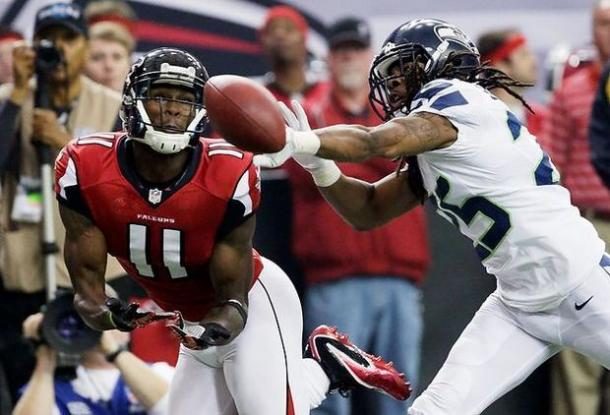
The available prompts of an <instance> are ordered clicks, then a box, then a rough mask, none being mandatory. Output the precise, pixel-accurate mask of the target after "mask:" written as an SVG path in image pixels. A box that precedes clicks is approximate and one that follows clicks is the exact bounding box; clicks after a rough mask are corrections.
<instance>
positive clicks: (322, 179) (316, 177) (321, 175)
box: [308, 160, 342, 187]
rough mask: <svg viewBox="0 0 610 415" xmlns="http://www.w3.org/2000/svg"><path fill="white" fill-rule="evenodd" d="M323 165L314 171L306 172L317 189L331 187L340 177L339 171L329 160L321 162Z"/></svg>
mask: <svg viewBox="0 0 610 415" xmlns="http://www.w3.org/2000/svg"><path fill="white" fill-rule="evenodd" d="M322 161H323V163H321V164H320V166H319V167H317V168H315V169H311V170H308V171H309V174H311V177H312V179H313V182H314V183H315V184H316V186H318V187H329V186H332V185H333V184H335V183H336V182H337V180H339V178H340V177H341V174H342V173H341V170H339V167H337V165H336V164H335V163H334V162H333V161H331V160H322Z"/></svg>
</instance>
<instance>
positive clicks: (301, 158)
mask: <svg viewBox="0 0 610 415" xmlns="http://www.w3.org/2000/svg"><path fill="white" fill-rule="evenodd" d="M278 106H279V107H280V112H281V113H282V116H283V117H284V120H285V121H286V125H288V128H287V129H286V137H287V140H288V135H289V134H290V135H291V138H290V140H291V141H295V140H307V139H309V138H303V136H305V135H307V136H309V137H311V135H315V134H313V133H312V132H311V127H310V126H309V121H308V120H307V115H306V114H305V110H304V109H303V107H302V106H301V104H300V103H299V102H298V101H296V100H293V101H292V108H293V111H294V112H293V111H291V110H290V109H289V108H288V107H287V106H286V105H285V104H284V103H283V102H280V101H278ZM308 133H309V134H308ZM301 134H302V135H303V136H301ZM310 134H311V135H310ZM295 135H296V137H295ZM316 138H317V136H316ZM318 143H319V138H318ZM318 148H319V145H318ZM282 151H284V149H282V150H281V151H280V153H281V152H282ZM316 152H317V149H316ZM276 154H278V153H276ZM313 154H315V153H306V152H300V151H294V152H293V154H292V158H293V159H294V160H295V161H296V162H297V163H299V164H300V165H301V166H302V167H303V168H304V169H305V170H307V171H308V172H309V173H310V174H311V175H312V177H313V180H314V182H315V183H316V185H317V186H318V187H328V186H330V185H332V184H334V183H335V182H336V181H337V180H339V178H340V177H341V171H340V170H339V168H338V167H337V165H336V164H335V163H334V162H333V161H331V160H326V159H322V158H319V157H316V156H314V155H313ZM284 156H285V154H283V155H282V156H281V157H284ZM281 157H280V159H281Z"/></svg>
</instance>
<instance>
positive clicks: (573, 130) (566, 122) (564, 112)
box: [543, 0, 610, 415]
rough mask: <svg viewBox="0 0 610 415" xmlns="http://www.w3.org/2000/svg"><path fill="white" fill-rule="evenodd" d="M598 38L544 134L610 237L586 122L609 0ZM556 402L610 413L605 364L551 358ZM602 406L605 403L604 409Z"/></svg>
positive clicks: (564, 88) (572, 414)
mask: <svg viewBox="0 0 610 415" xmlns="http://www.w3.org/2000/svg"><path fill="white" fill-rule="evenodd" d="M593 40H594V43H595V46H596V48H597V51H598V53H599V57H598V61H597V62H595V64H592V65H588V66H585V67H583V68H582V69H579V70H578V71H577V72H575V73H574V74H572V75H570V76H569V77H567V78H565V79H564V81H563V82H562V84H561V86H560V87H559V88H558V89H557V90H556V91H555V93H554V94H553V98H552V99H551V102H550V105H549V116H548V117H547V119H546V121H545V126H544V128H543V135H544V136H545V141H546V142H548V143H549V146H548V150H549V152H550V155H551V159H552V160H553V162H554V164H555V166H556V167H557V169H558V170H559V173H560V174H561V181H562V184H563V185H564V186H565V187H567V188H568V190H569V191H570V193H571V195H572V203H573V204H574V205H575V206H576V207H578V208H579V209H580V211H581V212H582V215H583V216H584V217H586V218H587V219H588V220H589V221H590V222H591V223H592V224H593V226H595V229H596V230H597V232H598V234H599V236H600V237H601V238H602V239H603V240H604V241H605V242H606V244H609V243H610V191H609V190H608V189H606V188H605V187H604V185H603V183H602V181H601V180H600V178H599V176H598V175H597V173H596V172H595V170H594V168H593V165H592V164H591V153H590V149H589V142H588V137H587V135H588V134H587V128H588V126H589V121H590V119H591V109H592V104H593V99H594V96H595V92H596V90H597V86H598V84H599V81H600V73H601V67H602V64H603V62H606V61H607V60H608V58H609V57H610V1H609V0H598V1H597V2H596V4H595V6H594V9H593ZM551 379H552V399H553V400H552V406H553V414H554V415H564V414H565V415H598V414H600V413H603V414H610V405H609V404H610V402H608V401H607V399H605V398H604V396H605V392H606V391H610V389H609V388H610V376H608V374H607V371H606V369H604V368H602V367H601V366H599V365H597V364H594V363H593V362H592V361H590V360H589V359H588V358H586V357H584V356H581V355H579V354H576V353H574V352H570V351H564V352H561V353H560V354H559V355H558V356H557V357H556V358H555V359H554V361H553V362H552V370H551ZM600 408H605V409H604V411H603V412H600V411H601V409H600Z"/></svg>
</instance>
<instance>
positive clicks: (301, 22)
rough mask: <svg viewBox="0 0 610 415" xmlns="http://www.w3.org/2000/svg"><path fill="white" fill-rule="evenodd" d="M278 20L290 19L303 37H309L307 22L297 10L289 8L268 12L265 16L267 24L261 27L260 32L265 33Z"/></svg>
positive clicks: (280, 7)
mask: <svg viewBox="0 0 610 415" xmlns="http://www.w3.org/2000/svg"><path fill="white" fill-rule="evenodd" d="M278 18H283V19H288V20H290V21H291V22H292V23H294V25H295V26H296V27H297V29H298V30H299V32H301V34H302V35H303V37H306V36H307V30H308V26H307V20H305V18H304V17H303V16H302V15H301V14H300V13H299V12H298V11H296V10H295V9H293V8H292V7H289V6H275V7H272V8H270V9H269V10H268V11H267V15H266V16H265V23H263V26H262V27H261V29H260V31H261V32H264V31H265V30H266V29H267V26H269V24H270V23H271V22H272V21H273V20H275V19H278Z"/></svg>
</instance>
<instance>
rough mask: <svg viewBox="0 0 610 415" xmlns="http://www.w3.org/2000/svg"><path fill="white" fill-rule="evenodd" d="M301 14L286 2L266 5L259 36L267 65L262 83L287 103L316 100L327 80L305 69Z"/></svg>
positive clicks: (303, 30)
mask: <svg viewBox="0 0 610 415" xmlns="http://www.w3.org/2000/svg"><path fill="white" fill-rule="evenodd" d="M308 30H309V28H308V25H307V21H306V20H305V18H304V17H303V16H302V15H301V14H300V13H299V12H298V11H296V10H295V9H293V8H291V7H288V6H275V7H272V8H270V9H269V11H268V12H267V15H266V17H265V21H264V23H263V26H262V27H261V28H260V30H259V40H260V43H261V45H262V47H263V52H264V53H265V56H266V57H267V59H268V60H269V63H270V65H271V72H269V73H267V74H266V75H265V79H264V83H265V86H266V87H267V88H268V89H269V90H270V91H271V92H272V93H273V95H275V97H276V98H277V99H278V100H280V101H283V102H284V103H287V104H289V103H290V100H292V99H296V100H298V101H300V102H301V103H302V104H304V105H305V106H307V105H308V104H309V103H310V102H316V101H318V100H319V98H320V97H321V96H322V95H323V94H324V93H325V91H326V90H327V89H328V84H327V83H325V82H321V81H320V80H319V79H315V77H313V76H312V75H310V74H309V73H308V71H307V48H306V43H307V32H308Z"/></svg>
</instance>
